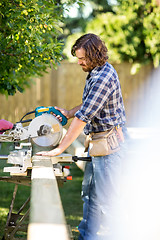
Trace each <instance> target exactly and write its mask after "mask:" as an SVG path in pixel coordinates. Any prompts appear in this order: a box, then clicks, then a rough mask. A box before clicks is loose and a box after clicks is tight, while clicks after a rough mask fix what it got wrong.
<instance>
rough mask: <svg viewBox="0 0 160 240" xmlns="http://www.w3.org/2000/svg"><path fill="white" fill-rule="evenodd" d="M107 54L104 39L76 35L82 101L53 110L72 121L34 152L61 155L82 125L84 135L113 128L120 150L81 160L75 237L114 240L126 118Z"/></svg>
mask: <svg viewBox="0 0 160 240" xmlns="http://www.w3.org/2000/svg"><path fill="white" fill-rule="evenodd" d="M107 52H108V50H107V48H106V46H105V44H104V42H103V41H102V40H101V39H100V38H99V37H98V36H96V35H95V34H85V35H83V36H81V37H80V38H79V39H77V41H76V42H75V44H74V45H73V47H72V50H71V53H72V55H73V56H76V57H77V58H78V64H79V65H80V66H81V67H82V69H83V71H85V72H88V73H89V74H88V76H87V79H86V85H85V88H84V93H83V99H82V104H80V105H79V106H77V107H75V108H73V109H71V110H69V111H67V110H65V109H62V108H58V109H59V110H60V111H61V112H62V113H63V114H64V115H65V116H66V117H67V118H68V119H70V118H73V117H74V119H73V121H72V123H71V125H70V127H69V129H68V131H67V134H66V135H65V137H64V138H63V140H62V142H61V143H60V145H59V146H58V147H57V148H55V149H53V150H51V151H49V152H39V153H38V154H40V155H48V156H55V155H59V154H61V153H62V152H63V151H64V150H65V149H66V148H67V147H68V146H69V145H70V144H71V143H72V142H73V141H74V140H75V139H76V138H77V137H78V136H79V134H80V133H81V131H82V130H83V129H84V133H85V134H86V135H89V134H90V135H91V136H94V135H95V136H97V135H96V134H99V133H100V134H101V133H108V132H109V130H110V129H114V131H116V136H117V139H118V141H119V145H120V150H117V151H116V152H113V153H111V154H109V155H104V154H100V155H101V156H93V157H92V161H91V162H87V164H86V169H85V173H84V180H83V183H82V199H83V201H84V205H83V210H84V211H83V220H82V221H81V223H80V225H79V231H80V236H79V240H82V239H84V240H98V239H104V240H108V239H115V240H116V238H115V236H116V234H115V233H114V231H115V229H114V227H115V226H116V224H117V221H118V217H117V215H118V213H117V212H116V211H114V210H115V207H116V206H117V205H116V200H117V196H118V191H119V176H120V173H121V164H122V159H123V152H124V149H125V136H124V135H125V134H124V132H125V128H124V124H125V121H126V118H125V110H124V105H123V99H122V94H121V88H120V83H119V79H118V75H117V73H116V71H115V69H114V68H113V66H112V65H111V64H109V63H108V62H107V59H108V56H107ZM115 129H116V130H115ZM97 150H99V149H97Z"/></svg>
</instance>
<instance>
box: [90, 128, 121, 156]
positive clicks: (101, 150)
mask: <svg viewBox="0 0 160 240" xmlns="http://www.w3.org/2000/svg"><path fill="white" fill-rule="evenodd" d="M118 150H120V146H119V142H118V139H117V136H116V133H115V130H114V128H112V129H111V130H109V131H108V132H103V133H96V134H94V135H93V136H91V140H90V141H89V155H90V156H92V157H96V156H106V155H109V154H112V153H114V152H117V151H118Z"/></svg>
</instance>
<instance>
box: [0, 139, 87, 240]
mask: <svg viewBox="0 0 160 240" xmlns="http://www.w3.org/2000/svg"><path fill="white" fill-rule="evenodd" d="M12 148H13V145H11V146H10V145H8V144H6V143H5V144H3V146H2V149H1V151H0V154H1V155H2V154H6V153H7V152H8V151H10V150H12ZM4 166H7V164H6V161H5V160H0V176H6V175H7V173H3V167H4ZM70 172H71V175H72V177H73V180H72V181H67V182H66V183H64V185H63V187H61V188H60V195H61V200H62V204H63V208H64V212H65V216H66V221H67V224H68V225H69V226H70V228H71V230H72V235H73V238H74V239H75V240H76V239H78V235H79V233H78V229H77V226H78V224H79V222H80V221H81V219H82V200H81V196H80V194H81V182H82V179H83V172H82V171H81V170H80V169H79V168H78V167H77V166H76V164H72V165H71V167H70ZM13 190H14V184H12V183H5V182H0V239H1V238H2V236H3V233H4V226H5V223H6V219H7V214H8V211H9V206H10V203H11V199H12V194H13ZM29 195H30V187H26V186H20V185H19V187H18V192H17V195H16V200H15V204H14V210H15V211H17V210H18V209H19V208H20V207H21V205H22V204H23V203H24V201H25V200H26V199H27V197H28V196H29Z"/></svg>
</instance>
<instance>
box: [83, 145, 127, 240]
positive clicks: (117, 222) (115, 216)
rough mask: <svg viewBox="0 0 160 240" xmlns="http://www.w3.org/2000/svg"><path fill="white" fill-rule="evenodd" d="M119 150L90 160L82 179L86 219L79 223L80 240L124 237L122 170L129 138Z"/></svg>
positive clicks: (114, 239)
mask: <svg viewBox="0 0 160 240" xmlns="http://www.w3.org/2000/svg"><path fill="white" fill-rule="evenodd" d="M120 148H121V149H120V150H119V151H118V152H116V153H113V154H110V155H107V156H102V157H93V158H92V161H91V162H87V163H86V168H85V173H84V179H83V182H82V200H83V201H84V204H83V219H82V221H81V223H80V224H79V227H78V229H79V232H80V236H79V240H111V239H112V240H117V239H118V240H120V239H122V238H123V237H122V238H120V234H121V230H122V218H123V212H121V207H120V205H121V201H120V192H121V191H120V190H121V173H122V165H123V162H122V161H123V159H124V153H125V152H126V142H125V143H122V144H121V145H120Z"/></svg>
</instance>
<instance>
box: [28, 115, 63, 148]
mask: <svg viewBox="0 0 160 240" xmlns="http://www.w3.org/2000/svg"><path fill="white" fill-rule="evenodd" d="M28 132H29V136H31V138H32V140H33V142H34V143H35V144H37V145H38V146H41V147H50V146H56V145H57V144H58V143H59V142H60V140H61V138H62V133H63V128H62V125H61V124H60V122H59V121H58V120H57V118H56V117H54V116H53V115H51V114H48V113H44V114H42V115H40V116H38V117H36V118H34V119H33V120H32V122H31V123H30V124H29V127H28Z"/></svg>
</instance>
